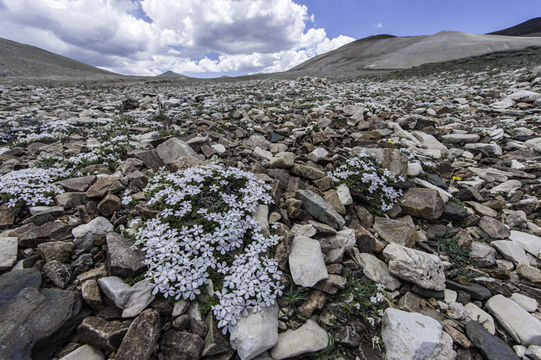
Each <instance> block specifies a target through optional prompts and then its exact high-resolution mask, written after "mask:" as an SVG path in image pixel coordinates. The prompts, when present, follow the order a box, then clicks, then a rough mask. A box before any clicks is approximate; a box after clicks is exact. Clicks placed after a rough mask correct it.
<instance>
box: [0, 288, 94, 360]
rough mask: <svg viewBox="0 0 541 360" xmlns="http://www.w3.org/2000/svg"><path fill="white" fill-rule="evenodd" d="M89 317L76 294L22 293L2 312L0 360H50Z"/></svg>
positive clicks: (4, 306) (29, 291) (3, 307)
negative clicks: (83, 320)
mask: <svg viewBox="0 0 541 360" xmlns="http://www.w3.org/2000/svg"><path fill="white" fill-rule="evenodd" d="M86 314H87V313H86V312H85V311H83V310H82V301H81V297H80V295H79V294H78V293H77V292H74V291H66V290H58V289H36V288H26V289H23V290H21V291H20V292H19V293H18V294H17V295H16V296H15V297H14V298H13V300H12V301H11V302H9V303H6V304H4V305H3V306H2V307H1V308H0V324H2V326H0V344H2V346H1V347H0V359H37V360H48V359H50V358H51V357H52V355H53V353H54V352H55V351H56V350H58V349H59V348H60V346H62V345H63V344H64V343H65V342H66V340H67V339H68V338H69V337H70V336H71V334H72V331H73V330H74V329H75V327H76V326H77V325H78V324H79V322H80V321H81V320H82V318H83V317H84V316H86Z"/></svg>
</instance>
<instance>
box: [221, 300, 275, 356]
mask: <svg viewBox="0 0 541 360" xmlns="http://www.w3.org/2000/svg"><path fill="white" fill-rule="evenodd" d="M229 341H230V343H231V347H232V348H233V349H235V350H237V353H238V355H239V357H240V358H241V360H250V359H253V358H255V357H256V356H257V355H259V354H261V353H263V352H264V351H266V350H268V349H270V348H272V347H273V346H274V345H275V344H276V342H277V341H278V305H276V304H274V305H271V306H268V307H263V308H262V309H261V310H260V311H258V312H255V313H253V312H250V313H249V314H248V316H243V317H241V318H240V319H239V320H238V321H237V323H236V324H235V325H234V326H233V327H232V328H231V332H230V335H229Z"/></svg>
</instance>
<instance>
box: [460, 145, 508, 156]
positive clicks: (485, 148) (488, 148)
mask: <svg viewBox="0 0 541 360" xmlns="http://www.w3.org/2000/svg"><path fill="white" fill-rule="evenodd" d="M464 149H466V150H472V152H474V151H476V152H482V153H483V154H486V155H487V156H500V155H502V148H501V147H499V146H498V145H496V144H484V143H473V144H466V145H465V146H464Z"/></svg>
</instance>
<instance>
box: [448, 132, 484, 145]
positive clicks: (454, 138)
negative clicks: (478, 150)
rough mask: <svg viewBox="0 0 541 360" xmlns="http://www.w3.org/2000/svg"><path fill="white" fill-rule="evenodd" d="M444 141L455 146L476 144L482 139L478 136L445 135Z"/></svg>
mask: <svg viewBox="0 0 541 360" xmlns="http://www.w3.org/2000/svg"><path fill="white" fill-rule="evenodd" d="M442 139H443V140H445V141H446V142H450V143H453V144H458V143H466V144H467V143H474V142H477V141H479V139H480V137H479V135H477V134H447V135H443V136H442Z"/></svg>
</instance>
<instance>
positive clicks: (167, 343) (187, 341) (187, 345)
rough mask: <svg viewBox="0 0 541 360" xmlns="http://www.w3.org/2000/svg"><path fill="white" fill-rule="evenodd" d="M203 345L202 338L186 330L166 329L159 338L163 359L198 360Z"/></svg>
mask: <svg viewBox="0 0 541 360" xmlns="http://www.w3.org/2000/svg"><path fill="white" fill-rule="evenodd" d="M203 346H204V342H203V339H201V338H200V337H199V336H197V335H194V334H190V333H189V332H186V331H176V330H168V331H166V332H165V333H164V334H163V335H162V336H161V339H160V351H161V353H162V355H163V357H164V359H165V360H199V359H200V358H201V352H202V351H203Z"/></svg>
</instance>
